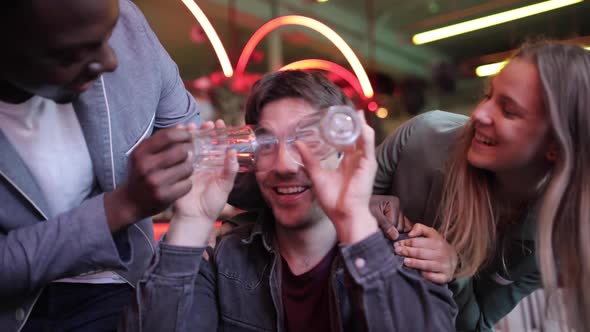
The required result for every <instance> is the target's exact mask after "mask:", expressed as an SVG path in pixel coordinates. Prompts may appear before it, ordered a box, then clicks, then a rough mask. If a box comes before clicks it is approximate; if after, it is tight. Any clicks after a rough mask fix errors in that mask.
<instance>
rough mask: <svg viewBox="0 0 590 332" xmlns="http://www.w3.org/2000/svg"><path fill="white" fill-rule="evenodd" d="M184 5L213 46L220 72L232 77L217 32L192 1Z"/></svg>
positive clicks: (189, 0) (186, 0)
mask: <svg viewBox="0 0 590 332" xmlns="http://www.w3.org/2000/svg"><path fill="white" fill-rule="evenodd" d="M182 2H183V3H184V5H185V6H186V7H187V8H188V10H190V11H191V13H192V14H193V16H194V17H195V18H196V19H197V21H199V24H200V25H201V27H202V28H203V30H204V31H205V34H207V38H209V41H211V45H212V46H213V50H215V54H216V55H217V59H219V64H220V65H221V70H222V71H223V74H224V75H225V77H232V75H233V74H234V70H233V68H232V65H231V62H230V61H229V57H228V56H227V52H226V51H225V48H224V47H223V44H222V43H221V40H220V39H219V36H218V35H217V32H216V31H215V29H214V28H213V26H212V25H211V22H209V20H208V19H207V16H205V13H203V11H202V10H201V8H199V6H197V4H196V3H195V2H194V1H192V0H182Z"/></svg>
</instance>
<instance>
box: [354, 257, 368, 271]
mask: <svg viewBox="0 0 590 332" xmlns="http://www.w3.org/2000/svg"><path fill="white" fill-rule="evenodd" d="M366 263H367V262H366V261H365V260H364V259H363V258H360V257H359V258H357V259H355V260H354V266H356V268H357V269H362V268H363V267H365V264H366Z"/></svg>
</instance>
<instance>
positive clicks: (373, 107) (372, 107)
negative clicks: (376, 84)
mask: <svg viewBox="0 0 590 332" xmlns="http://www.w3.org/2000/svg"><path fill="white" fill-rule="evenodd" d="M367 108H368V109H369V111H371V112H375V111H376V110H377V108H379V105H378V104H377V103H376V102H374V101H372V102H370V103H369V105H367Z"/></svg>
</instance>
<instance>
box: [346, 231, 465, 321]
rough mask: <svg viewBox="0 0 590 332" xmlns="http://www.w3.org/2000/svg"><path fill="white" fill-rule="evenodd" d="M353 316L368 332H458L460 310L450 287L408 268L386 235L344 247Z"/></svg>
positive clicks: (373, 236) (375, 235) (376, 234)
mask: <svg viewBox="0 0 590 332" xmlns="http://www.w3.org/2000/svg"><path fill="white" fill-rule="evenodd" d="M340 251H341V254H342V257H343V259H344V264H345V267H346V271H347V272H348V273H347V279H348V282H347V283H346V284H347V285H348V286H349V292H350V295H351V298H352V305H353V310H352V312H353V313H355V314H357V315H362V317H353V319H354V320H358V321H360V322H362V323H363V325H364V329H366V330H367V331H454V330H455V324H454V322H455V316H456V314H457V307H456V305H455V302H454V301H453V298H452V293H451V291H449V290H448V288H447V287H446V286H445V285H438V284H435V283H432V282H430V281H427V280H425V279H424V278H423V277H422V276H421V275H420V273H419V271H417V270H413V269H410V268H407V267H404V266H403V261H402V257H400V256H397V255H395V254H394V253H393V250H392V246H391V244H390V243H389V242H388V241H387V240H386V239H385V238H384V236H383V234H382V233H381V232H377V233H375V234H373V235H371V236H369V237H368V238H366V239H364V240H362V241H360V242H357V243H354V244H350V245H345V246H341V248H340Z"/></svg>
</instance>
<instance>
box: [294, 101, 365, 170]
mask: <svg viewBox="0 0 590 332" xmlns="http://www.w3.org/2000/svg"><path fill="white" fill-rule="evenodd" d="M361 127H362V122H361V120H360V118H359V117H358V115H357V114H356V112H355V111H354V109H353V108H352V107H350V106H345V105H338V106H332V107H329V108H327V109H325V110H321V111H318V112H316V113H313V114H311V115H308V116H306V117H304V118H303V119H302V120H301V121H299V123H298V124H297V127H296V129H295V140H297V141H300V142H303V143H304V144H305V145H306V146H307V148H308V149H309V150H310V152H311V153H312V154H313V155H314V156H316V157H317V158H318V159H319V160H324V159H326V158H328V157H330V156H332V155H334V154H337V153H338V152H340V151H343V149H344V148H345V147H346V146H350V145H352V144H354V143H355V142H356V140H357V138H358V137H359V135H360V133H361Z"/></svg>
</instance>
